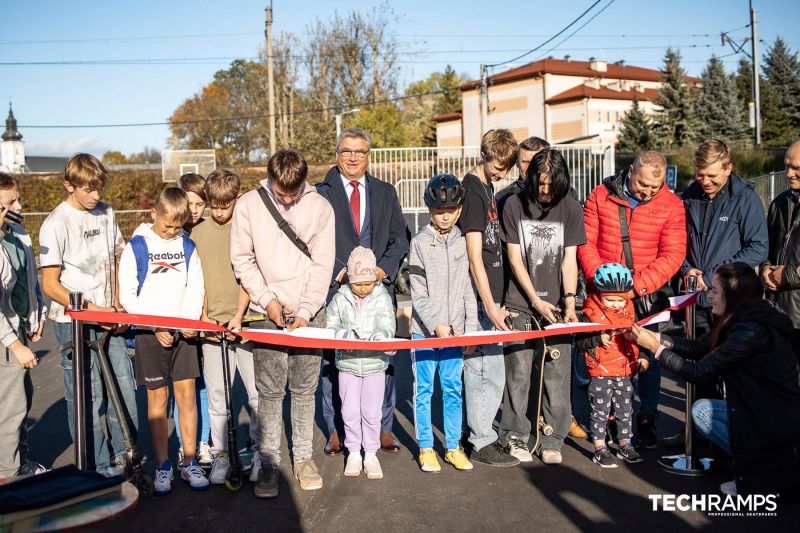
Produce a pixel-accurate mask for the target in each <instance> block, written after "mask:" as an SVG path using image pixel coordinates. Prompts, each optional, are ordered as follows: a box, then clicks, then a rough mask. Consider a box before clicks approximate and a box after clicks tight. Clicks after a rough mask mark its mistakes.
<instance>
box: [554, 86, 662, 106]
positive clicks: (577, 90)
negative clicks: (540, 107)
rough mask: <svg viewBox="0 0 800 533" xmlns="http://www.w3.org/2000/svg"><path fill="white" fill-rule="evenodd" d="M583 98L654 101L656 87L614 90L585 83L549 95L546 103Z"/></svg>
mask: <svg viewBox="0 0 800 533" xmlns="http://www.w3.org/2000/svg"><path fill="white" fill-rule="evenodd" d="M584 98H601V99H605V100H648V101H651V102H653V101H655V100H656V99H657V98H658V90H657V89H645V90H644V92H642V91H633V90H628V91H616V90H614V89H610V88H608V87H600V88H599V89H596V88H594V87H589V86H587V85H578V86H577V87H573V88H572V89H567V90H566V91H564V92H563V93H558V94H557V95H555V96H551V97H550V98H548V99H547V101H546V102H545V103H546V104H558V103H561V102H571V101H573V100H583V99H584Z"/></svg>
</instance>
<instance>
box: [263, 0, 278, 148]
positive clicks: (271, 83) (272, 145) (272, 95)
mask: <svg viewBox="0 0 800 533" xmlns="http://www.w3.org/2000/svg"><path fill="white" fill-rule="evenodd" d="M266 12H267V29H266V31H265V33H266V36H267V94H268V97H269V155H270V156H272V154H274V153H275V150H276V148H275V87H274V80H273V74H272V0H270V1H269V3H268V4H267V8H266Z"/></svg>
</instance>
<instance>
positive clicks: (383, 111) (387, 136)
mask: <svg viewBox="0 0 800 533" xmlns="http://www.w3.org/2000/svg"><path fill="white" fill-rule="evenodd" d="M345 124H346V126H347V127H358V128H361V129H363V130H364V131H367V132H369V134H370V136H371V137H372V147H373V148H397V147H399V146H403V145H405V144H406V128H405V125H404V124H403V115H402V113H401V112H400V108H399V107H397V104H395V103H394V102H387V103H384V104H378V105H373V106H369V107H365V108H363V109H361V110H360V111H359V112H358V113H355V114H354V115H347V117H345Z"/></svg>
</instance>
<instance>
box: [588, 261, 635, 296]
mask: <svg viewBox="0 0 800 533" xmlns="http://www.w3.org/2000/svg"><path fill="white" fill-rule="evenodd" d="M594 285H595V287H597V290H598V291H600V292H628V291H630V290H633V278H632V277H631V271H630V270H628V269H627V267H625V265H620V264H619V263H605V264H604V265H600V268H598V269H597V272H595V273H594Z"/></svg>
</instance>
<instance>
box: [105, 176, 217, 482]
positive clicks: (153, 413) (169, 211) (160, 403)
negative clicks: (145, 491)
mask: <svg viewBox="0 0 800 533" xmlns="http://www.w3.org/2000/svg"><path fill="white" fill-rule="evenodd" d="M150 212H151V216H152V217H153V223H152V224H141V225H140V226H139V227H138V228H137V229H136V231H135V232H134V234H133V237H132V238H131V242H129V243H128V244H127V246H125V250H124V251H123V252H122V258H121V259H120V264H119V299H120V303H121V304H122V306H123V307H124V308H125V310H126V311H128V312H129V313H139V314H148V315H160V316H167V317H176V318H188V319H193V320H198V319H199V318H200V315H201V313H202V311H203V299H204V297H205V289H204V287H203V269H202V267H201V265H200V257H199V256H198V255H197V252H196V250H195V246H194V243H193V242H192V241H191V240H189V238H188V237H186V236H185V235H184V233H183V230H182V229H181V226H183V225H184V224H185V223H186V221H187V220H188V218H189V200H188V199H187V197H186V193H184V192H183V191H182V190H181V189H179V188H177V187H168V188H166V189H164V190H163V191H161V194H159V195H158V198H157V199H156V202H155V205H154V206H153V208H152V209H151V210H150ZM195 334H196V332H192V331H183V332H180V333H178V332H175V331H172V330H168V329H162V328H156V329H155V331H151V330H148V329H137V331H136V382H137V384H139V385H144V386H145V387H147V418H148V420H149V421H150V434H151V435H152V440H153V448H154V450H155V455H156V461H157V464H158V465H159V466H158V468H157V469H156V479H155V492H156V494H167V493H169V492H170V491H171V490H172V478H173V473H172V463H171V462H170V461H169V457H168V454H167V436H168V434H167V400H168V399H169V388H168V381H169V379H170V378H172V387H173V390H174V391H175V400H176V402H177V404H178V412H179V413H180V424H181V432H182V433H183V434H184V435H194V434H195V432H196V431H197V403H196V402H195V390H194V381H195V378H197V377H198V376H199V375H200V368H199V365H198V361H197V353H196V349H195V347H194V346H193V345H190V344H189V343H187V342H186V339H187V338H191V337H193V336H195ZM182 445H183V464H179V465H178V467H179V469H180V472H181V479H183V480H184V481H187V482H188V483H189V484H190V486H191V488H192V489H195V490H205V489H207V488H208V480H207V479H206V478H205V475H204V474H203V470H202V469H201V468H200V467H199V465H198V464H197V460H196V458H195V453H196V444H195V441H194V439H183V443H182Z"/></svg>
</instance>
